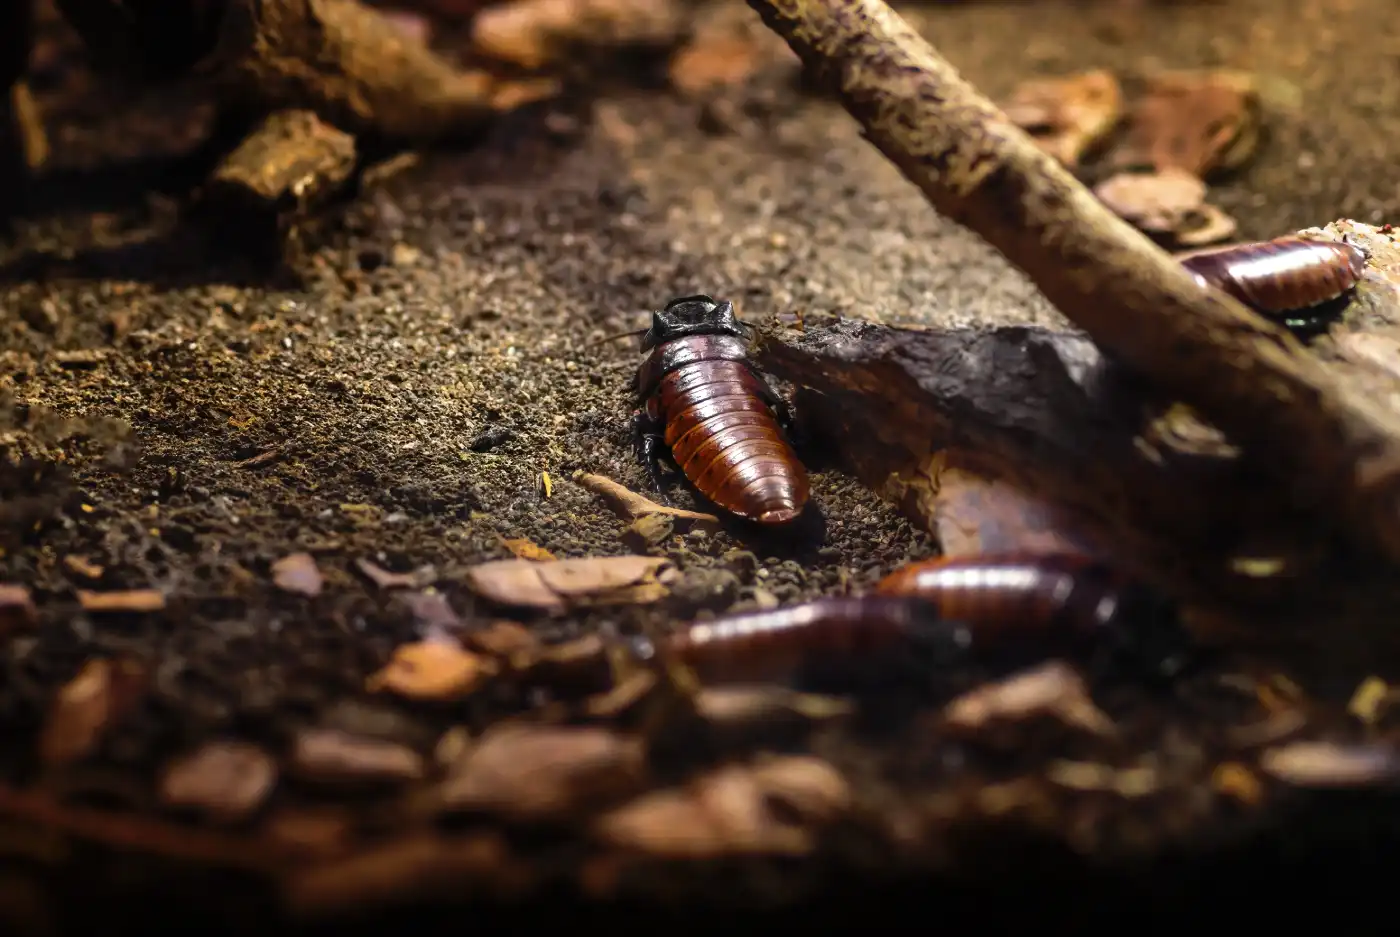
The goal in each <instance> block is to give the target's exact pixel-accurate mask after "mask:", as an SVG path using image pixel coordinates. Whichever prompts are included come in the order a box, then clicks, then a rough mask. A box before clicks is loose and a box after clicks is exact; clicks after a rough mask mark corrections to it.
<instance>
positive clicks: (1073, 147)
mask: <svg viewBox="0 0 1400 937" xmlns="http://www.w3.org/2000/svg"><path fill="white" fill-rule="evenodd" d="M1002 109H1003V110H1004V111H1005V112H1006V116H1007V118H1008V119H1010V121H1011V122H1012V123H1013V124H1015V125H1016V126H1018V127H1020V128H1021V129H1022V130H1025V131H1026V132H1027V133H1029V134H1030V135H1031V137H1033V138H1034V139H1035V141H1036V142H1037V143H1039V144H1040V145H1041V147H1043V148H1044V149H1045V152H1047V153H1049V154H1050V155H1051V156H1053V157H1055V159H1057V160H1059V161H1060V162H1061V163H1064V164H1065V165H1066V166H1068V167H1070V168H1071V169H1072V168H1074V167H1076V166H1078V165H1079V164H1080V162H1081V161H1082V160H1083V159H1084V157H1085V156H1087V155H1089V154H1090V153H1092V152H1093V151H1094V150H1095V149H1096V148H1098V147H1099V146H1101V145H1102V144H1103V143H1104V142H1105V141H1106V140H1107V139H1108V136H1109V134H1111V133H1112V132H1113V129H1114V128H1115V127H1117V126H1118V122H1119V121H1120V120H1121V119H1122V117H1123V90H1122V88H1121V87H1120V86H1119V84H1118V79H1116V78H1114V77H1113V75H1112V73H1110V72H1107V71H1104V70H1103V69H1096V70H1094V71H1089V72H1084V73H1082V74H1078V75H1071V76H1069V77H1066V78H1049V79H1038V80H1034V81H1027V82H1023V83H1022V84H1021V85H1020V86H1018V87H1017V88H1016V90H1015V92H1013V93H1012V95H1011V98H1010V100H1008V101H1007V102H1006V104H1005V105H1004V106H1003V108H1002Z"/></svg>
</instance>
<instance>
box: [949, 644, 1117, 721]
mask: <svg viewBox="0 0 1400 937" xmlns="http://www.w3.org/2000/svg"><path fill="white" fill-rule="evenodd" d="M944 715H945V717H946V718H947V720H948V722H949V723H950V724H951V725H954V726H958V727H959V728H964V729H980V728H982V727H983V726H985V725H987V724H988V723H991V722H993V721H996V720H1002V719H1006V720H1024V719H1029V718H1031V717H1034V716H1042V715H1049V716H1054V717H1056V718H1058V719H1060V720H1061V721H1062V722H1064V723H1065V724H1066V725H1069V726H1074V727H1076V728H1079V729H1083V730H1084V731H1086V732H1091V733H1093V734H1095V735H1104V736H1108V735H1113V734H1114V732H1115V731H1116V730H1115V728H1114V725H1113V720H1111V719H1109V718H1108V716H1107V715H1105V714H1104V712H1103V711H1102V710H1101V709H1099V708H1098V707H1097V706H1095V705H1094V701H1093V700H1092V699H1091V698H1090V696H1089V688H1088V687H1087V686H1086V685H1085V683H1084V679H1083V678H1082V677H1081V676H1080V675H1079V674H1078V672H1076V671H1075V670H1074V669H1073V668H1072V667H1070V666H1069V665H1068V664H1066V663H1064V662H1063V661H1051V662H1050V663H1047V664H1044V665H1042V666H1039V667H1035V668H1033V669H1031V670H1026V671H1023V672H1021V673H1019V674H1015V675H1013V676H1011V677H1009V678H1007V679H1005V680H1001V681H999V682H996V683H989V684H986V685H984V686H980V687H977V688H976V689H974V690H972V691H970V692H968V693H965V694H964V695H962V696H960V697H958V698H957V699H955V700H953V701H952V702H951V703H949V704H948V705H947V707H946V708H945V709H944Z"/></svg>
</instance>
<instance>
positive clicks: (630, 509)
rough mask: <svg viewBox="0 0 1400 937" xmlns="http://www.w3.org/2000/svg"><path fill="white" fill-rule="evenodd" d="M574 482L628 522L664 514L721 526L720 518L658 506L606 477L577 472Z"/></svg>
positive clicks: (662, 505)
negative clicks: (649, 515) (646, 516)
mask: <svg viewBox="0 0 1400 937" xmlns="http://www.w3.org/2000/svg"><path fill="white" fill-rule="evenodd" d="M573 480H574V482H575V483H576V484H578V485H580V486H582V487H584V488H587V489H588V490H589V491H591V492H593V493H594V494H596V495H598V496H599V497H601V498H602V499H603V500H605V501H606V502H607V503H608V505H609V506H610V507H611V508H612V509H613V510H614V511H616V512H617V513H618V514H619V515H620V516H622V517H623V518H626V519H627V520H635V519H637V518H639V517H644V516H645V515H648V514H664V515H667V516H668V517H674V518H678V519H682V520H688V521H693V522H696V523H700V524H710V525H713V526H715V527H718V525H719V518H718V517H716V516H715V515H713V514H704V513H701V512H699V511H686V510H683V509H681V508H673V507H668V506H667V505H664V504H657V503H656V502H655V501H653V500H651V499H650V498H647V497H645V496H643V495H640V494H637V493H636V492H635V491H632V490H631V489H630V488H627V487H625V486H623V485H619V484H618V483H617V482H615V481H613V480H612V479H611V478H608V477H606V476H604V475H592V474H589V473H587V472H575V473H574V475H573Z"/></svg>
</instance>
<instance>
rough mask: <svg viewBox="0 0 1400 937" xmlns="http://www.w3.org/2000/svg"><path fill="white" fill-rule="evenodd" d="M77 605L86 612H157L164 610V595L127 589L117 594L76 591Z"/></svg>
mask: <svg viewBox="0 0 1400 937" xmlns="http://www.w3.org/2000/svg"><path fill="white" fill-rule="evenodd" d="M78 604H79V605H81V606H82V607H83V610H84V611H88V612H98V613H103V612H158V611H160V610H161V609H163V608H165V595H164V594H163V593H161V592H159V591H157V590H155V589H127V590H121V591H117V592H89V591H87V590H86V589H79V590H78Z"/></svg>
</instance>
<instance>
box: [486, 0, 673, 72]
mask: <svg viewBox="0 0 1400 937" xmlns="http://www.w3.org/2000/svg"><path fill="white" fill-rule="evenodd" d="M686 24H687V16H686V11H685V9H684V7H682V6H681V5H680V4H678V3H676V2H674V0H514V2H512V3H508V4H504V5H501V6H496V7H491V8H489V9H486V10H483V11H482V12H481V13H480V14H478V15H477V17H476V18H475V20H474V21H473V30H472V48H473V51H475V52H476V53H478V54H479V55H482V56H485V57H487V58H491V59H496V60H498V61H501V62H509V63H511V64H513V65H518V66H520V67H522V68H527V69H539V68H544V67H546V66H549V65H555V64H558V63H559V62H561V61H562V60H564V59H565V58H566V57H567V56H568V55H569V54H570V53H571V52H572V51H574V50H577V49H578V48H580V47H584V46H587V47H592V48H626V47H652V48H665V47H667V46H670V45H673V44H674V43H675V42H676V41H677V40H678V39H679V38H680V36H681V35H682V34H683V32H684V30H685V27H686Z"/></svg>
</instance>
